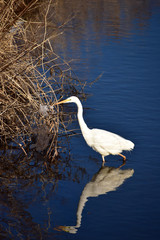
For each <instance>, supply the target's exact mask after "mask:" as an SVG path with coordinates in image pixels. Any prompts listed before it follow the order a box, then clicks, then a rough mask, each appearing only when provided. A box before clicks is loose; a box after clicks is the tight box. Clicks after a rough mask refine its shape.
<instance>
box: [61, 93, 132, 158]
mask: <svg viewBox="0 0 160 240" xmlns="http://www.w3.org/2000/svg"><path fill="white" fill-rule="evenodd" d="M61 103H76V105H77V107H78V113H77V117H78V122H79V125H80V128H81V132H82V135H83V137H84V139H85V141H86V143H87V144H88V145H89V146H90V147H91V148H92V149H93V150H95V151H96V152H98V153H100V154H101V155H102V159H103V162H104V161H105V160H104V157H105V156H107V155H110V154H112V155H118V154H119V155H120V156H122V157H123V159H124V160H125V159H126V157H125V156H124V155H122V154H121V152H122V151H123V150H126V151H130V150H132V149H133V148H134V143H133V142H131V141H130V140H127V139H125V138H123V137H121V136H119V135H117V134H115V133H112V132H109V131H106V130H101V129H96V128H93V129H89V128H88V127H87V125H86V123H85V121H84V119H83V107H82V104H81V102H80V100H79V99H78V98H77V97H75V96H72V97H69V98H67V99H66V100H63V101H61V102H59V103H57V104H61Z"/></svg>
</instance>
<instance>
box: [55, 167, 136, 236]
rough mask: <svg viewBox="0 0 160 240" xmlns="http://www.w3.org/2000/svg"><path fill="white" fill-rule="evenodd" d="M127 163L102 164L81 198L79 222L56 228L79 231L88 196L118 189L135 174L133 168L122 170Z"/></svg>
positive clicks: (78, 210) (78, 214) (71, 231)
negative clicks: (115, 164)
mask: <svg viewBox="0 0 160 240" xmlns="http://www.w3.org/2000/svg"><path fill="white" fill-rule="evenodd" d="M124 165H125V164H122V165H120V166H119V167H118V168H115V167H108V166H102V167H101V168H100V169H99V170H98V172H97V173H95V174H94V175H93V177H92V179H91V181H90V182H88V183H87V184H86V186H85V187H84V189H83V191H82V194H81V196H80V199H79V203H78V208H77V213H76V216H77V222H76V225H75V226H58V227H56V228H55V230H57V231H65V232H69V233H73V234H75V233H77V231H78V229H79V228H80V227H81V221H82V212H83V209H84V207H85V204H86V202H87V201H88V198H90V197H98V196H100V195H102V194H106V193H109V192H111V191H116V190H117V188H118V187H120V186H121V185H122V184H123V183H124V181H125V180H126V179H127V178H130V177H132V176H133V174H134V170H133V169H125V170H122V169H121V167H122V166H124Z"/></svg>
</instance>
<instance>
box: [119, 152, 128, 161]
mask: <svg viewBox="0 0 160 240" xmlns="http://www.w3.org/2000/svg"><path fill="white" fill-rule="evenodd" d="M118 155H119V156H121V157H123V161H126V156H124V155H123V154H121V153H119V154H118Z"/></svg>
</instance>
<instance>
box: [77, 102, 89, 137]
mask: <svg viewBox="0 0 160 240" xmlns="http://www.w3.org/2000/svg"><path fill="white" fill-rule="evenodd" d="M77 107H78V113H77V117H78V122H79V125H80V128H81V131H82V134H83V133H85V132H88V131H89V130H90V129H89V128H88V127H87V124H86V123H85V121H84V119H83V107H82V104H81V102H80V101H78V102H77Z"/></svg>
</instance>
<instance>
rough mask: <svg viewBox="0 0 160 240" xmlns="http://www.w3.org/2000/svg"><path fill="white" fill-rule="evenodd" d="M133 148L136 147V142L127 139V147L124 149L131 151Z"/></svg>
mask: <svg viewBox="0 0 160 240" xmlns="http://www.w3.org/2000/svg"><path fill="white" fill-rule="evenodd" d="M133 148H134V143H133V142H131V141H129V140H127V142H126V143H125V149H124V150H127V151H131V150H132V149H133Z"/></svg>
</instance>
